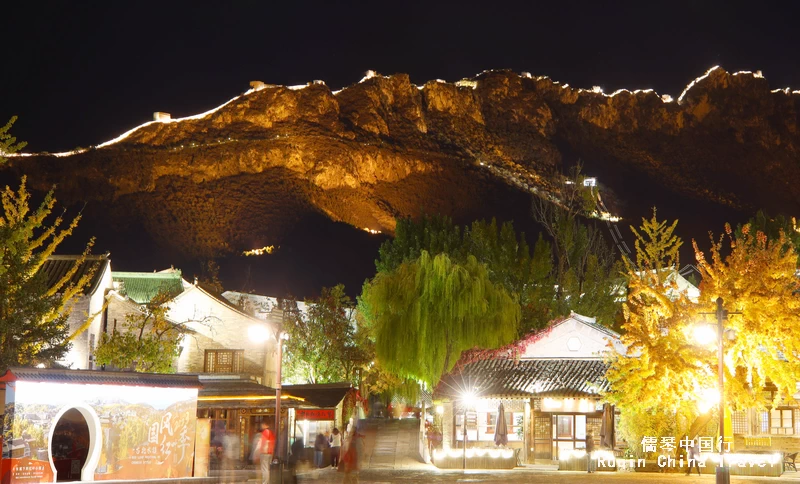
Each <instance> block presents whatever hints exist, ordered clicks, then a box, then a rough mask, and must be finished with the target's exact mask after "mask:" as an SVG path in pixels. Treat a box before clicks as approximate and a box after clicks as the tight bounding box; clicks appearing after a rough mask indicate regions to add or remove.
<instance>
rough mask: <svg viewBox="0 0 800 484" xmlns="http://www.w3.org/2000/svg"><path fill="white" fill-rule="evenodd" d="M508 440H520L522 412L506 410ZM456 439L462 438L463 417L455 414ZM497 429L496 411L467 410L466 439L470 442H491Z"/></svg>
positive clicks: (522, 420) (522, 426)
mask: <svg viewBox="0 0 800 484" xmlns="http://www.w3.org/2000/svg"><path fill="white" fill-rule="evenodd" d="M505 414H506V430H507V431H508V434H507V436H508V441H509V442H514V441H521V440H522V437H521V436H522V434H523V431H524V425H523V422H524V413H523V412H510V411H506V412H505ZM455 417H456V440H464V426H463V425H464V417H463V413H462V414H456V416H455ZM496 431H497V412H483V411H481V412H467V439H468V440H469V441H470V442H493V441H494V434H495V432H496Z"/></svg>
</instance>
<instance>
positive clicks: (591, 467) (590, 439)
mask: <svg viewBox="0 0 800 484" xmlns="http://www.w3.org/2000/svg"><path fill="white" fill-rule="evenodd" d="M592 453H594V436H593V435H592V433H591V432H586V459H587V461H586V466H587V468H586V472H588V473H589V474H591V473H592V472H594V471H595V470H596V467H595V462H594V456H593V455H592Z"/></svg>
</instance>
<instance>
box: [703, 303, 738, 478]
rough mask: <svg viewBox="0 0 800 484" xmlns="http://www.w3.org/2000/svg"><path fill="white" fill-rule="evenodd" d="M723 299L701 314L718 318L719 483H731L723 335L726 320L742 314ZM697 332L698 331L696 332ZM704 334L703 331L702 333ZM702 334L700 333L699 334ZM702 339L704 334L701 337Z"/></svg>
mask: <svg viewBox="0 0 800 484" xmlns="http://www.w3.org/2000/svg"><path fill="white" fill-rule="evenodd" d="M722 303H723V300H722V298H721V297H718V298H717V310H716V311H714V312H713V313H700V314H713V315H714V316H716V318H717V334H716V336H717V351H718V354H719V361H718V364H717V372H718V378H719V465H718V466H717V479H716V483H717V484H730V482H731V475H730V472H729V471H728V468H727V467H725V370H724V360H723V359H724V356H725V355H724V347H723V336H724V333H725V320H726V319H728V315H730V314H741V313H739V312H729V311H728V310H726V309H724V308H723V307H722ZM696 334H697V333H696ZM700 334H701V335H702V333H700ZM698 336H700V335H698ZM700 339H702V336H701V337H700Z"/></svg>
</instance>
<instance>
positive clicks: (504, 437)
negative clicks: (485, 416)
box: [494, 403, 508, 445]
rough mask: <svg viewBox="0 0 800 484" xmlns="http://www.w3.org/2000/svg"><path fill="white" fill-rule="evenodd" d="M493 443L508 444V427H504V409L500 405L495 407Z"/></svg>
mask: <svg viewBox="0 0 800 484" xmlns="http://www.w3.org/2000/svg"><path fill="white" fill-rule="evenodd" d="M494 443H495V445H506V444H508V426H507V425H506V409H505V408H504V407H503V404H502V403H501V404H500V406H499V407H497V422H496V424H495V427H494Z"/></svg>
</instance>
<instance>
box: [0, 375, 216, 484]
mask: <svg viewBox="0 0 800 484" xmlns="http://www.w3.org/2000/svg"><path fill="white" fill-rule="evenodd" d="M200 386H201V385H200V383H199V381H198V379H197V377H196V376H182V375H180V376H179V375H156V374H148V373H134V372H111V371H94V370H50V369H37V368H11V369H9V370H8V371H7V372H6V373H5V375H3V376H2V377H0V387H3V388H2V390H4V392H3V391H0V394H2V393H5V398H4V402H5V415H4V418H3V439H2V442H3V447H2V449H3V451H2V459H0V482H2V484H17V483H26V484H28V483H40V482H56V481H96V480H109V479H126V480H130V479H158V478H167V477H171V478H176V477H191V476H192V467H193V465H194V448H195V425H196V420H197V417H196V414H197V392H198V388H199V387H200Z"/></svg>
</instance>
